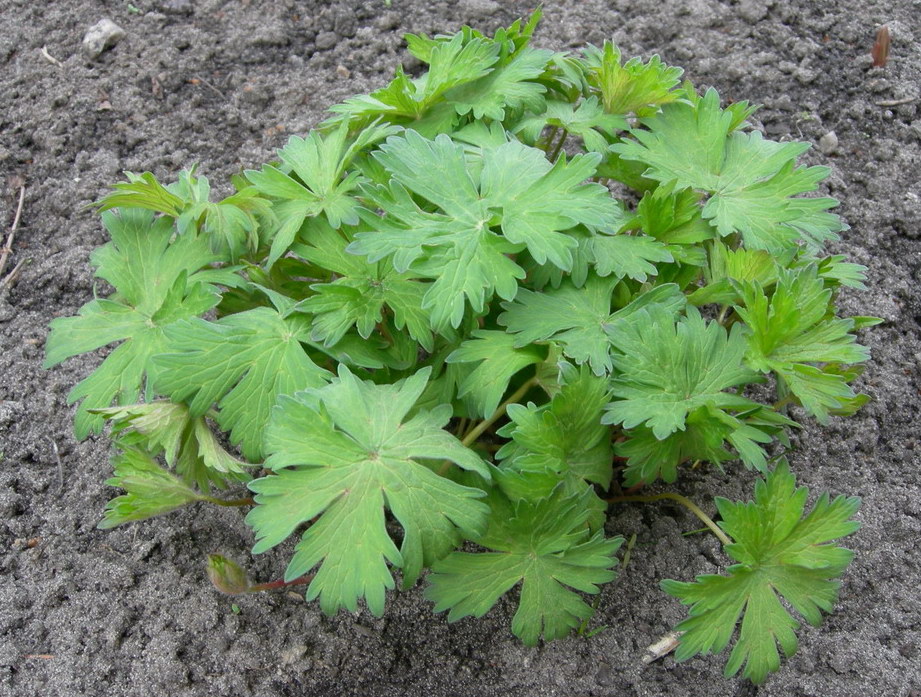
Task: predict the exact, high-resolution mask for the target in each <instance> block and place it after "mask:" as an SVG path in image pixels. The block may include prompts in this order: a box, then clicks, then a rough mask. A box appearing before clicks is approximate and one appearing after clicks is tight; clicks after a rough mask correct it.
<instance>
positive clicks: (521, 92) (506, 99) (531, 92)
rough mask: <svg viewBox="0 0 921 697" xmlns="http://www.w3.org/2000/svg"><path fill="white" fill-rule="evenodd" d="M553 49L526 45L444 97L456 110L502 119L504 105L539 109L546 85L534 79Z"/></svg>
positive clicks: (541, 70)
mask: <svg viewBox="0 0 921 697" xmlns="http://www.w3.org/2000/svg"><path fill="white" fill-rule="evenodd" d="M552 56H553V51H547V50H542V49H535V48H529V47H525V48H523V49H521V50H520V51H518V52H517V53H516V54H515V55H514V57H513V58H512V59H511V60H509V61H508V62H506V63H504V64H502V65H499V66H497V67H495V68H493V69H492V70H491V71H490V72H489V74H488V75H485V76H483V77H481V78H479V79H478V80H475V81H473V82H468V83H466V84H464V85H460V86H458V87H455V88H454V89H452V90H450V91H449V92H447V93H446V94H445V99H447V100H448V102H450V103H451V105H452V106H453V107H454V109H455V110H456V111H457V113H458V114H460V115H461V116H464V115H466V114H471V113H472V114H473V117H474V118H475V119H483V118H487V119H494V120H496V121H503V120H504V119H505V115H506V110H507V109H522V108H526V107H527V108H534V109H539V108H540V106H541V105H542V103H543V94H544V92H546V90H547V88H546V87H544V85H542V84H540V83H539V82H536V79H537V78H539V77H540V76H541V75H542V74H543V72H544V70H545V69H546V67H547V63H548V61H549V60H550V58H551V57H552Z"/></svg>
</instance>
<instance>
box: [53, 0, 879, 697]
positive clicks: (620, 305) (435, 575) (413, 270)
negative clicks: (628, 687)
mask: <svg viewBox="0 0 921 697" xmlns="http://www.w3.org/2000/svg"><path fill="white" fill-rule="evenodd" d="M539 17H540V12H539V11H537V12H535V13H534V14H533V15H532V16H531V18H530V19H529V20H528V21H526V22H525V21H518V22H515V23H514V24H512V25H511V26H509V27H505V28H501V29H499V30H497V31H496V32H495V34H493V35H492V36H489V35H486V34H483V33H481V32H478V31H476V30H474V29H471V28H469V27H464V28H463V29H461V30H460V31H459V32H457V33H456V34H453V35H449V36H441V35H438V36H434V37H428V36H424V35H419V36H414V35H409V36H407V37H406V43H407V46H408V48H409V51H410V52H411V53H412V54H413V55H414V56H416V57H417V58H418V59H419V60H420V61H421V62H422V63H423V64H424V67H425V69H424V70H423V71H422V72H421V74H419V75H418V76H415V77H410V76H408V75H406V74H405V73H404V72H403V71H402V70H399V69H398V70H397V72H396V75H395V76H394V78H393V80H392V81H391V82H390V83H389V84H387V85H386V86H384V87H383V88H382V89H379V90H376V91H374V92H372V93H371V94H366V95H358V96H355V97H353V98H351V99H348V100H346V101H345V102H343V103H342V104H339V105H336V106H334V107H333V108H332V113H333V115H332V116H331V117H330V118H329V119H328V120H327V121H325V122H323V123H321V124H320V126H319V127H317V128H316V129H313V130H311V131H310V132H309V133H306V134H301V135H295V136H293V137H291V138H290V140H289V141H288V143H287V144H286V145H285V146H284V147H283V148H281V149H280V150H279V151H278V153H277V156H278V160H277V161H275V162H270V163H266V164H265V165H263V166H261V167H258V168H255V169H252V170H248V171H246V172H245V173H241V174H238V175H237V176H235V177H234V178H233V180H232V183H233V187H234V193H232V194H231V195H230V196H228V197H227V198H224V199H222V200H219V201H211V194H212V192H211V184H210V182H209V180H208V179H207V178H206V177H204V176H201V175H199V174H197V173H196V172H195V171H194V169H193V170H188V171H185V172H181V173H180V174H179V175H178V178H177V180H176V181H173V182H172V183H170V184H168V185H163V184H161V183H160V182H159V181H157V179H156V178H155V177H154V176H153V175H152V174H150V173H144V174H140V175H135V174H130V173H129V174H128V175H127V177H128V180H127V181H126V182H121V183H119V184H116V185H115V188H114V191H113V192H112V193H110V194H109V195H107V196H105V197H103V198H102V200H100V201H99V202H98V206H99V208H100V210H101V211H102V216H103V223H104V225H105V226H106V228H107V230H108V231H109V233H110V235H111V238H112V241H111V242H109V243H108V244H107V245H105V246H103V247H102V248H100V249H99V250H97V251H96V252H95V253H94V254H93V259H92V260H93V264H94V266H95V267H96V274H97V276H98V277H99V278H100V279H102V280H103V281H105V282H107V283H108V284H109V286H111V288H108V287H101V288H100V289H99V290H98V292H99V297H98V298H95V299H93V300H92V301H90V302H88V303H87V304H86V305H84V306H83V308H81V309H80V311H79V314H78V315H77V316H75V317H62V318H58V319H55V320H54V321H53V322H52V324H51V332H50V334H49V337H48V340H47V344H46V352H47V355H46V365H47V366H53V365H56V364H58V363H60V362H62V361H63V360H65V359H67V358H69V357H71V356H76V355H78V354H81V353H86V352H90V351H95V350H96V349H99V348H102V347H106V346H111V352H110V353H109V354H108V355H107V357H106V358H105V359H104V360H103V361H102V363H101V365H100V366H99V367H98V368H97V369H96V370H95V372H93V373H92V374H91V375H90V376H89V377H87V378H86V379H84V380H83V381H82V382H80V383H79V384H78V385H77V386H76V387H75V388H74V389H73V390H72V391H71V393H70V395H69V400H70V402H80V404H79V407H78V408H77V410H76V412H77V413H76V423H75V430H76V432H77V435H78V437H81V438H82V437H85V436H86V435H88V434H89V433H91V432H94V431H99V430H100V429H101V427H102V425H103V420H104V419H107V420H109V421H110V423H111V427H112V436H113V439H114V441H115V446H116V451H117V453H116V455H115V457H114V460H113V465H114V468H115V475H114V477H113V478H112V479H111V480H110V483H111V484H113V485H114V486H118V487H121V488H123V489H124V490H125V492H126V493H125V494H124V495H122V496H119V497H117V498H116V499H114V500H113V501H112V502H110V504H109V506H108V508H107V509H106V513H105V518H104V520H103V523H102V525H103V526H105V527H111V526H114V525H118V524H121V523H125V522H128V521H134V520H141V519H143V518H147V517H150V516H154V515H159V514H161V513H166V512H168V511H171V510H174V509H176V508H178V507H180V506H184V505H188V504H191V503H194V502H198V501H206V502H210V503H216V504H221V505H228V506H246V507H248V508H249V509H250V510H249V511H248V515H247V520H248V522H249V523H250V525H251V526H252V528H253V529H254V531H255V537H256V545H255V548H254V551H255V552H264V551H266V550H269V549H270V548H274V547H276V546H279V545H281V544H282V543H283V542H284V541H286V540H288V539H289V538H290V537H291V536H292V535H297V536H298V540H297V541H296V543H295V542H294V541H292V544H296V546H295V547H294V551H293V553H292V554H293V556H292V557H291V558H290V561H289V563H288V566H287V571H286V573H285V578H286V579H287V580H288V581H297V583H298V584H299V585H300V584H305V583H309V586H308V590H307V598H308V599H319V604H320V606H321V607H322V609H323V610H324V611H325V612H328V613H332V612H336V611H338V610H340V609H346V610H349V611H353V610H357V609H358V608H359V606H360V605H362V604H363V605H364V606H365V607H367V608H368V609H370V610H371V611H372V612H373V613H375V614H380V613H382V612H383V609H384V606H385V603H386V595H387V591H388V590H390V589H392V588H394V586H395V585H396V580H395V573H396V574H398V575H399V576H400V577H401V579H402V584H403V586H404V588H407V589H408V588H409V587H410V586H412V585H413V584H414V583H415V582H416V581H417V580H418V579H419V578H420V577H421V576H422V575H423V574H424V573H425V570H426V569H431V570H432V573H431V574H430V576H429V578H430V580H431V586H430V588H429V589H428V590H427V591H426V592H427V594H428V596H429V597H430V598H432V600H434V601H435V603H436V609H438V610H439V611H440V610H448V611H449V616H448V617H449V620H452V621H453V620H456V619H459V618H461V617H466V616H470V615H473V616H480V615H483V614H484V613H486V612H487V611H489V610H490V608H492V607H493V606H494V605H496V604H497V603H499V608H497V610H496V611H497V612H501V611H502V609H501V608H502V607H504V604H502V603H500V598H502V597H503V596H505V595H506V594H509V596H510V600H509V603H510V604H511V605H510V606H514V607H516V608H517V609H516V610H515V611H514V619H513V620H512V631H513V632H514V633H515V634H516V635H518V636H519V637H521V639H522V640H523V641H525V642H526V643H528V644H535V643H537V642H538V641H539V640H540V639H541V638H543V639H546V640H549V639H554V638H558V637H561V636H564V635H566V634H567V633H568V632H569V631H570V630H571V629H572V628H574V627H578V626H579V625H580V623H583V622H585V621H586V620H587V619H588V618H589V617H590V615H591V613H592V608H591V607H590V606H589V605H588V604H587V603H586V602H585V600H584V596H583V594H586V593H587V594H595V593H597V592H598V591H599V586H600V584H603V583H605V582H607V581H610V580H611V579H612V578H613V577H614V572H613V567H614V565H615V561H616V560H615V558H614V553H615V551H616V550H617V548H618V546H619V545H620V538H619V537H614V538H606V537H605V533H604V529H605V525H606V524H607V507H608V505H609V504H614V505H633V503H632V502H635V501H636V500H637V499H641V500H649V497H646V496H645V494H644V493H639V494H634V492H633V491H625V489H639V488H641V487H643V486H646V485H651V484H653V483H655V482H657V481H658V480H662V481H663V482H665V483H666V484H671V483H673V482H679V481H680V479H679V475H680V474H681V473H682V471H683V470H684V469H685V468H688V467H693V468H697V467H706V466H713V467H717V468H720V469H721V470H724V471H725V472H726V473H727V474H731V473H735V472H741V473H742V474H743V475H744V474H745V470H755V471H757V472H760V473H762V474H766V475H767V483H764V484H762V485H760V487H759V489H758V493H757V495H756V502H755V503H753V504H748V505H741V504H730V503H728V502H722V501H721V502H720V504H719V505H720V509H721V511H722V512H723V525H724V528H725V529H726V531H727V532H729V533H730V534H731V535H733V536H734V537H735V538H736V544H733V545H731V546H730V547H729V549H728V552H729V553H730V554H731V555H732V556H733V558H734V559H736V560H737V561H739V564H738V565H737V566H734V567H731V568H730V570H729V572H728V574H729V575H728V576H726V577H706V578H705V579H702V580H701V581H700V582H699V583H696V584H677V585H668V584H667V586H666V587H667V588H668V590H669V591H670V592H674V593H675V594H677V595H679V596H680V597H681V598H682V600H684V601H685V602H687V603H688V604H690V605H691V606H692V610H691V618H690V619H689V620H688V621H687V622H686V623H684V624H682V625H681V628H682V629H683V630H685V631H686V633H685V635H684V641H683V644H682V649H681V651H680V652H679V656H680V657H687V656H688V655H691V654H692V653H697V652H707V651H711V650H714V651H715V650H721V649H722V648H723V647H725V646H726V645H727V643H728V641H729V639H730V637H731V635H732V632H733V631H734V627H735V624H736V620H737V619H738V618H739V617H742V615H743V614H744V619H743V620H742V630H741V635H740V640H739V641H738V642H737V644H736V648H735V650H734V652H733V654H732V657H731V659H730V667H731V669H732V670H731V672H735V671H737V670H739V669H740V667H741V666H742V665H743V664H745V665H746V668H745V671H746V674H747V675H749V676H750V677H752V678H753V679H754V680H757V681H760V680H762V679H763V678H764V676H765V674H766V672H767V671H769V670H773V669H775V668H776V666H777V660H776V649H774V648H773V647H774V642H775V641H779V642H780V644H781V646H782V647H783V649H784V650H785V651H786V652H788V653H789V651H790V650H792V648H794V646H795V642H794V641H793V639H791V637H792V636H793V635H792V626H793V625H792V624H791V623H792V622H793V621H792V620H790V619H789V617H787V616H786V615H785V614H783V613H785V610H783V607H782V606H781V605H780V604H779V603H780V601H779V600H778V599H777V598H778V596H777V595H776V593H780V594H782V595H783V596H784V598H785V601H786V602H788V603H789V605H790V606H791V607H793V608H794V609H795V610H796V611H798V612H800V613H801V614H803V615H804V616H805V617H806V618H807V619H808V620H809V621H813V620H815V619H817V616H818V610H817V608H821V609H826V610H827V609H829V608H830V607H831V602H832V599H833V592H832V590H829V589H833V586H834V583H833V580H834V579H835V578H837V577H838V576H839V575H840V573H841V571H842V570H843V566H844V564H845V563H846V561H847V559H846V558H845V556H846V555H844V554H841V553H839V552H833V551H829V550H835V549H837V548H829V547H824V546H822V545H823V544H824V541H827V540H829V539H831V537H828V535H832V536H834V535H841V534H846V532H847V531H849V530H850V528H849V527H848V525H849V524H847V523H844V522H839V523H834V524H833V522H834V521H835V520H838V519H839V518H840V516H838V513H842V514H843V513H844V512H845V509H847V512H848V513H849V512H850V511H851V510H852V508H853V505H852V504H851V503H847V502H845V503H841V502H840V501H841V500H838V499H836V500H835V502H828V500H827V498H824V499H820V503H819V504H818V505H817V508H816V509H815V511H814V512H813V513H812V514H810V515H809V516H807V517H806V518H805V519H804V520H803V521H802V522H798V521H799V520H800V517H801V514H802V498H803V496H804V494H802V493H793V489H792V487H793V484H792V478H791V477H790V475H789V473H788V471H787V469H786V467H785V466H783V467H779V468H778V469H776V470H775V471H774V472H773V473H770V464H769V463H771V462H773V461H774V458H775V457H777V456H779V455H781V454H782V452H780V451H781V450H782V449H783V448H789V447H790V441H789V439H788V437H787V434H788V432H789V431H790V429H793V428H797V427H798V424H797V423H796V422H795V421H794V420H793V418H792V417H796V418H798V419H800V418H802V419H806V418H818V419H819V420H820V421H825V420H827V419H829V418H832V417H839V416H845V415H848V414H852V413H854V412H855V411H856V410H857V409H858V408H860V406H861V405H862V404H864V403H865V401H866V400H867V399H869V398H868V397H867V396H866V395H862V394H858V393H857V392H856V391H855V389H854V388H852V387H851V383H853V382H854V381H855V380H857V379H858V378H859V376H860V374H861V371H862V369H863V364H864V363H865V362H866V360H867V359H868V357H869V356H868V351H867V350H866V349H865V348H863V347H862V346H860V345H859V344H858V343H857V337H856V333H857V332H858V331H859V330H861V329H863V328H866V327H870V326H872V325H873V324H874V323H876V322H877V321H878V320H875V319H873V318H871V317H851V318H842V317H839V316H838V312H837V309H836V306H835V303H836V295H837V293H838V292H840V291H841V289H842V288H844V287H847V288H848V289H854V290H859V289H861V288H863V287H864V281H865V280H866V279H865V277H864V271H865V269H864V268H863V267H861V266H859V265H857V264H852V263H848V262H847V261H846V260H845V259H844V257H842V256H841V255H827V254H825V253H824V252H823V250H822V245H823V243H824V242H825V241H827V240H830V239H834V238H835V237H836V234H837V233H838V232H840V231H842V230H844V229H846V227H845V226H844V224H843V223H842V222H841V221H840V220H839V219H838V218H837V217H836V216H835V215H833V214H832V213H830V212H829V209H830V208H831V207H833V206H834V205H835V201H834V200H833V199H830V198H826V197H821V196H816V195H814V194H813V193H812V192H814V191H815V190H816V188H817V187H818V185H819V183H820V181H821V180H822V179H823V178H824V177H825V176H826V175H827V173H828V170H827V168H825V167H803V166H800V165H798V163H797V158H798V157H799V156H801V155H802V154H803V152H804V151H805V150H806V148H807V147H808V146H807V145H805V144H803V143H797V142H787V141H786V140H785V139H784V140H783V141H781V142H774V141H771V140H768V139H767V138H765V137H764V136H762V134H761V133H759V132H757V131H755V130H753V129H752V128H751V125H750V124H749V123H748V122H747V119H748V118H749V117H750V116H751V114H752V113H753V112H754V108H753V107H751V106H750V105H749V104H748V103H747V102H744V101H743V102H736V103H733V104H730V105H728V106H725V107H724V106H722V105H721V104H720V98H719V95H718V94H717V93H716V91H714V90H712V89H711V90H707V91H706V92H705V93H704V94H703V95H700V94H698V93H697V91H696V90H695V89H694V87H693V85H692V84H691V83H689V82H685V83H683V84H681V85H679V79H680V77H681V74H682V71H681V69H679V68H675V67H671V66H667V65H665V64H664V63H663V62H662V61H661V60H660V59H659V58H658V57H656V56H654V57H652V58H651V59H649V60H648V61H643V60H641V59H639V58H631V59H629V60H626V61H624V60H623V58H622V56H621V53H620V51H619V49H618V48H617V47H616V46H615V45H614V44H613V43H611V42H606V43H605V44H604V45H603V46H602V47H601V48H594V47H589V48H588V49H587V50H585V51H584V52H582V53H575V54H570V53H563V52H553V51H548V50H543V49H540V48H535V47H533V46H531V37H532V34H533V32H534V30H535V28H536V25H537V21H538V19H539ZM626 190H629V191H626ZM791 410H792V413H788V412H791ZM256 472H259V474H258V475H257V474H255V473H256ZM250 474H253V475H254V476H258V477H259V478H258V479H255V480H254V481H250V480H249V477H250ZM244 482H247V483H248V486H249V487H250V490H251V491H252V492H253V493H254V496H253V498H250V497H249V496H248V494H247V493H246V492H244V491H238V492H237V493H233V492H232V491H228V492H227V494H226V495H227V497H228V498H227V499H218V498H215V497H214V496H213V494H215V493H220V491H222V490H226V489H230V488H232V487H235V488H239V489H242V484H243V483H244ZM675 486H676V488H677V487H680V486H681V484H680V483H679V484H676V485H675ZM621 493H622V494H623V495H622V496H620V495H619V494H621ZM221 495H222V496H223V495H224V494H223V493H222V494H221ZM666 497H667V498H672V499H674V500H681V497H680V495H677V494H676V493H675V492H668V493H667V495H666ZM676 497H677V498H676ZM683 500H684V501H685V504H686V505H687V500H686V499H683ZM628 501H630V502H631V503H629V504H628V503H627V502H628ZM691 505H693V504H691ZM196 513H197V511H196ZM697 513H698V514H699V515H700V516H703V517H705V514H704V513H703V512H702V511H701V510H700V509H697ZM203 515H206V514H205V513H203ZM836 516H838V517H837V518H836ZM845 518H846V516H844V518H840V520H841V521H843V520H845ZM829 521H832V522H831V523H830V522H829ZM816 526H818V528H821V531H820V532H816V530H817V529H818V528H817V527H816ZM397 528H399V530H397ZM826 528H827V530H826ZM711 529H715V526H713V528H711ZM394 533H395V534H394ZM823 535H824V536H825V537H823ZM462 545H467V547H468V549H466V550H465V551H463V552H461V551H459V548H460V547H461V546H462ZM473 545H479V546H480V547H482V548H483V550H482V551H480V552H477V553H472V551H471V549H472V547H473ZM797 545H799V546H797ZM215 564H218V565H220V568H217V567H215V568H214V569H213V572H214V573H215V574H217V576H219V578H218V580H219V581H220V582H221V584H222V585H223V586H224V587H225V588H232V589H236V590H237V591H239V590H245V591H255V590H261V589H268V588H274V587H278V586H279V585H281V584H280V583H263V584H260V583H256V584H250V583H249V581H248V579H247V578H246V574H245V573H244V572H243V571H242V568H238V569H236V570H233V569H231V567H230V566H228V565H227V564H225V563H224V562H215ZM829 584H830V585H829ZM772 589H773V590H772ZM612 597H613V596H612ZM772 651H773V653H772Z"/></svg>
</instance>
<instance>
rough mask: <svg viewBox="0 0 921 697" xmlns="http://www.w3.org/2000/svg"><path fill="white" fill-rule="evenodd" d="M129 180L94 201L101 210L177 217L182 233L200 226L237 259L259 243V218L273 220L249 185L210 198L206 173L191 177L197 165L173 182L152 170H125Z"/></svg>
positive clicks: (214, 246)
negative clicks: (160, 179) (166, 183)
mask: <svg viewBox="0 0 921 697" xmlns="http://www.w3.org/2000/svg"><path fill="white" fill-rule="evenodd" d="M125 175H126V176H127V178H128V181H127V182H120V183H118V184H116V185H115V186H114V187H113V188H114V189H115V191H113V192H112V193H110V194H107V195H106V196H103V197H102V198H101V199H100V200H99V201H97V202H96V205H97V206H98V207H99V208H98V209H99V211H107V210H110V209H113V208H143V209H145V210H148V211H153V212H155V213H163V214H164V215H168V216H170V217H171V218H175V219H176V225H177V228H178V230H179V232H180V233H181V234H186V233H188V232H189V231H193V232H194V231H199V230H200V231H201V232H204V233H206V234H207V235H208V236H209V240H210V242H211V247H212V249H213V250H214V251H215V252H218V253H220V254H221V255H222V256H226V257H227V258H229V259H236V258H238V257H239V256H241V255H242V254H243V253H244V252H246V251H250V252H252V251H255V250H256V248H257V247H258V245H259V235H258V230H259V219H260V218H265V219H268V220H270V219H271V204H270V203H269V201H267V200H266V199H264V198H261V197H260V196H259V195H258V194H257V193H256V190H255V189H254V188H253V187H244V188H242V189H241V190H239V191H237V192H236V193H235V194H232V195H230V196H228V197H227V198H225V199H223V200H221V201H218V202H213V201H211V200H210V197H211V184H210V183H209V181H208V178H207V177H204V176H195V167H192V168H191V169H186V170H183V171H181V172H180V173H179V178H178V180H177V181H176V182H174V183H172V184H170V185H169V186H166V187H164V186H163V185H162V184H160V182H158V181H157V178H156V177H155V176H154V175H153V174H151V173H150V172H144V173H143V174H134V173H132V172H126V173H125Z"/></svg>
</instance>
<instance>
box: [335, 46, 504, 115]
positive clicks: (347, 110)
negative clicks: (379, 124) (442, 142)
mask: <svg viewBox="0 0 921 697" xmlns="http://www.w3.org/2000/svg"><path fill="white" fill-rule="evenodd" d="M410 37H411V35H410ZM418 38H421V37H412V38H408V39H407V40H408V41H409V44H410V46H412V47H417V46H420V45H422V44H423V42H422V41H419V40H414V39H418ZM425 45H426V47H427V50H426V53H424V54H421V53H420V54H419V55H420V57H421V58H422V59H424V60H425V62H427V63H428V64H429V69H428V72H426V73H425V74H424V75H422V76H421V77H419V78H417V79H415V80H414V79H411V78H409V77H407V76H406V74H405V73H404V72H403V71H402V69H398V70H397V74H396V77H395V78H394V79H393V80H392V81H391V82H390V84H389V85H387V86H386V87H384V88H382V89H379V90H377V91H375V92H372V93H371V94H368V95H359V96H356V97H352V98H351V99H347V100H346V101H345V102H343V103H342V104H337V105H335V106H333V107H331V108H330V111H332V112H334V113H336V114H340V115H341V116H340V117H338V118H341V119H342V120H343V121H344V122H354V121H358V122H359V123H362V122H367V121H369V120H371V119H374V118H378V117H384V118H386V119H387V120H388V121H390V122H391V123H397V124H401V125H402V124H408V125H409V126H411V127H416V126H417V125H418V122H419V120H420V119H421V118H422V117H424V116H425V115H426V112H428V111H429V110H431V109H432V108H433V107H435V106H436V105H437V104H438V103H439V102H440V101H442V96H443V95H444V93H445V92H446V91H447V90H450V89H451V88H452V87H457V86H459V85H463V84H465V83H469V82H472V81H473V80H476V79H478V78H481V77H483V76H484V75H486V74H487V73H488V72H489V71H490V69H491V68H492V67H493V66H494V65H495V64H496V61H498V60H499V51H500V46H499V44H497V43H495V42H493V41H490V40H489V39H486V38H482V37H473V38H471V39H469V40H466V41H465V39H464V36H463V35H462V34H455V35H454V36H453V37H451V38H450V39H448V40H447V41H431V40H429V41H428V42H425ZM454 118H455V112H454V109H453V108H451V107H448V108H447V113H442V114H440V115H439V118H438V119H437V121H439V122H440V123H441V124H444V125H448V126H450V125H451V124H452V123H453V121H454ZM436 130H440V129H436Z"/></svg>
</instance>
